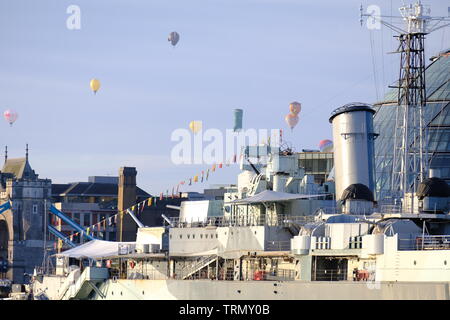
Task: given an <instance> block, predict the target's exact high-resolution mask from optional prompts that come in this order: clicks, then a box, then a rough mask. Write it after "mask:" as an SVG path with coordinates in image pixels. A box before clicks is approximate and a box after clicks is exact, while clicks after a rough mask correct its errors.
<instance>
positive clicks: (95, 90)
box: [91, 79, 100, 94]
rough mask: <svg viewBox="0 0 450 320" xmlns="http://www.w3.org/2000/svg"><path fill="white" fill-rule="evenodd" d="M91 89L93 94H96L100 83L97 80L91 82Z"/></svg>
mask: <svg viewBox="0 0 450 320" xmlns="http://www.w3.org/2000/svg"><path fill="white" fill-rule="evenodd" d="M91 89H92V91H94V94H96V93H97V91H98V89H100V81H99V80H97V79H92V80H91Z"/></svg>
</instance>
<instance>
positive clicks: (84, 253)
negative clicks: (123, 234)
mask: <svg viewBox="0 0 450 320" xmlns="http://www.w3.org/2000/svg"><path fill="white" fill-rule="evenodd" d="M135 244H136V243H135V242H113V241H104V240H91V241H89V242H86V243H84V244H82V245H80V246H78V247H75V248H72V249H70V250H66V251H64V252H61V253H58V254H56V256H57V257H68V258H76V259H80V258H92V259H99V258H104V257H111V256H117V255H118V254H119V245H135Z"/></svg>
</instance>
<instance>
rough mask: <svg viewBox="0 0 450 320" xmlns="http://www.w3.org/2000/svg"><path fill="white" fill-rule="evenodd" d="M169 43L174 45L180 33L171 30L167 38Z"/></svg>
mask: <svg viewBox="0 0 450 320" xmlns="http://www.w3.org/2000/svg"><path fill="white" fill-rule="evenodd" d="M167 40H168V41H170V43H171V44H172V45H173V46H174V47H175V46H176V44H177V43H178V41H179V40H180V35H179V34H178V33H177V32H175V31H173V32H171V33H170V34H169V38H168V39H167Z"/></svg>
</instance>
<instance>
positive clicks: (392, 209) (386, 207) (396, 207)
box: [377, 204, 402, 213]
mask: <svg viewBox="0 0 450 320" xmlns="http://www.w3.org/2000/svg"><path fill="white" fill-rule="evenodd" d="M377 211H379V212H381V213H401V212H402V205H401V204H382V205H379V206H378V210H377Z"/></svg>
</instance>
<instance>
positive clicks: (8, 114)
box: [3, 109, 19, 126]
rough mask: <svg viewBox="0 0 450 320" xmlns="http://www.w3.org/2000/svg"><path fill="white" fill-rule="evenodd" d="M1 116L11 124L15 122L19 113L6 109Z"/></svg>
mask: <svg viewBox="0 0 450 320" xmlns="http://www.w3.org/2000/svg"><path fill="white" fill-rule="evenodd" d="M3 117H4V118H5V120H6V121H8V122H9V125H10V126H12V125H13V123H14V122H16V120H17V118H18V117H19V114H18V113H17V112H15V111H13V110H9V109H8V110H6V111H5V112H3Z"/></svg>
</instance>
